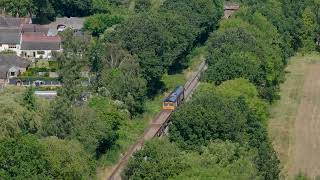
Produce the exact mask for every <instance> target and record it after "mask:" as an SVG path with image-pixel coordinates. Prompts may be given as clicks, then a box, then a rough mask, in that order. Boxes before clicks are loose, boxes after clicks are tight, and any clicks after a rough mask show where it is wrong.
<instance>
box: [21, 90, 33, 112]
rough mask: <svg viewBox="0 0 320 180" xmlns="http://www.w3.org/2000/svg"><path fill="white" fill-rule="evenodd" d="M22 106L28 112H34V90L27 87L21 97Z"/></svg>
mask: <svg viewBox="0 0 320 180" xmlns="http://www.w3.org/2000/svg"><path fill="white" fill-rule="evenodd" d="M23 104H24V105H25V107H26V108H27V109H28V110H29V111H32V110H35V108H36V100H35V97H34V90H33V88H32V86H31V87H29V88H28V89H27V90H26V92H25V93H24V95H23Z"/></svg>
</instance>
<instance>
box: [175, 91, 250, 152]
mask: <svg viewBox="0 0 320 180" xmlns="http://www.w3.org/2000/svg"><path fill="white" fill-rule="evenodd" d="M243 103H244V102H243V98H238V99H230V100H229V99H228V100H227V99H223V98H221V97H220V96H218V95H217V94H213V93H207V92H206V93H203V94H198V95H197V96H195V97H194V99H193V100H192V102H190V103H187V104H185V105H184V106H182V107H181V108H180V109H178V110H177V111H176V112H175V113H174V114H173V115H172V125H171V126H170V129H169V130H170V139H171V140H172V141H175V142H177V143H178V144H179V145H180V146H181V147H183V148H185V149H198V148H199V147H201V145H207V144H208V143H209V141H210V140H212V139H221V140H231V141H235V142H240V143H241V142H245V141H246V139H247V134H246V128H247V125H246V122H247V119H246V114H245V113H244V110H243V109H242V110H241V109H240V107H241V106H243ZM187 114H188V115H187Z"/></svg>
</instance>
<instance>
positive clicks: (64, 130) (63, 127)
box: [42, 97, 75, 139]
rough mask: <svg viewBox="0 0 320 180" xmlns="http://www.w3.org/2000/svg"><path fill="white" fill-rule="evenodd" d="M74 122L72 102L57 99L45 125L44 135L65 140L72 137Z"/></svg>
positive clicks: (61, 98)
mask: <svg viewBox="0 0 320 180" xmlns="http://www.w3.org/2000/svg"><path fill="white" fill-rule="evenodd" d="M74 120H75V118H74V113H73V109H72V108H71V104H70V101H69V100H68V99H66V98H64V97H57V98H56V99H55V101H54V102H52V104H51V107H50V110H49V112H48V117H46V119H45V122H44V125H43V130H42V134H43V135H44V136H57V137H59V138H61V139H64V138H66V137H67V136H69V135H71V133H72V129H73V127H74V123H75V122H74Z"/></svg>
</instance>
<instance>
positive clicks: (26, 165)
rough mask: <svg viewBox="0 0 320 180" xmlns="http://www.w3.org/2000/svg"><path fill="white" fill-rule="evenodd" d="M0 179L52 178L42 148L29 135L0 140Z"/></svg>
mask: <svg viewBox="0 0 320 180" xmlns="http://www.w3.org/2000/svg"><path fill="white" fill-rule="evenodd" d="M0 178H1V179H51V178H53V177H52V176H51V173H50V164H49V162H48V160H47V159H46V154H45V148H44V146H43V145H41V144H40V142H39V141H38V140H37V139H36V138H35V137H34V136H31V135H27V136H18V137H16V138H6V139H0Z"/></svg>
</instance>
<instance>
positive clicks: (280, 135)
mask: <svg viewBox="0 0 320 180" xmlns="http://www.w3.org/2000/svg"><path fill="white" fill-rule="evenodd" d="M319 60H320V55H319V54H316V53H314V54H309V55H305V56H301V55H297V56H294V57H292V58H291V59H290V60H289V65H288V67H287V68H286V80H285V82H284V83H283V84H281V90H280V97H281V99H280V100H279V101H277V102H276V103H275V104H273V106H272V107H271V110H270V114H271V119H270V121H269V122H270V123H269V132H270V137H271V138H272V141H273V145H274V148H275V150H276V151H277V153H278V156H279V158H280V160H281V164H282V173H281V177H282V178H283V179H287V178H288V173H289V169H290V165H291V163H292V159H293V157H292V156H293V155H292V152H293V144H294V141H295V140H294V123H295V119H296V116H297V113H298V108H299V105H300V102H301V100H302V98H303V85H304V81H305V77H306V74H307V70H308V68H307V67H308V66H309V65H311V64H314V63H317V62H319Z"/></svg>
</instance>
